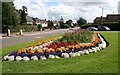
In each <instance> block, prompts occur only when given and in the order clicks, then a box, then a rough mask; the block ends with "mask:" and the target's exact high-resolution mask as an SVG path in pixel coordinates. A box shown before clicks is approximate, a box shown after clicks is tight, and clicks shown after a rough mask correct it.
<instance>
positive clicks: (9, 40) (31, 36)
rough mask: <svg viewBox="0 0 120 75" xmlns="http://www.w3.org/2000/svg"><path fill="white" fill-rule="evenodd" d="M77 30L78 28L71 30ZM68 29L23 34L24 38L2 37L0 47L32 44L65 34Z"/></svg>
mask: <svg viewBox="0 0 120 75" xmlns="http://www.w3.org/2000/svg"><path fill="white" fill-rule="evenodd" d="M73 29H78V28H73ZM68 30H69V29H57V30H50V31H42V32H40V31H39V32H38V31H37V32H29V33H25V34H24V36H15V35H13V36H11V37H2V38H0V41H2V44H0V47H2V48H3V47H8V46H13V45H16V44H21V43H25V42H32V41H35V40H39V39H42V38H46V37H50V36H55V35H58V34H61V33H65V32H67V31H68Z"/></svg>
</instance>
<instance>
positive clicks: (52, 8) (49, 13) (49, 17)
mask: <svg viewBox="0 0 120 75" xmlns="http://www.w3.org/2000/svg"><path fill="white" fill-rule="evenodd" d="M52 9H55V8H52ZM48 13H49V20H50V16H51V14H50V10H49V11H48Z"/></svg>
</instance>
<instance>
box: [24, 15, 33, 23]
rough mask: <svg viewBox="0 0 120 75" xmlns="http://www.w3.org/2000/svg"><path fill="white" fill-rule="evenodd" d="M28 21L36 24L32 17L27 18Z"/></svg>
mask: <svg viewBox="0 0 120 75" xmlns="http://www.w3.org/2000/svg"><path fill="white" fill-rule="evenodd" d="M26 20H27V22H34V21H33V18H32V17H30V16H26Z"/></svg>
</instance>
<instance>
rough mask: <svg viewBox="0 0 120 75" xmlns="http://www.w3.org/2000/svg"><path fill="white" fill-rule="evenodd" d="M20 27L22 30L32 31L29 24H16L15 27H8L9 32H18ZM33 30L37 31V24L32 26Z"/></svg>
mask: <svg viewBox="0 0 120 75" xmlns="http://www.w3.org/2000/svg"><path fill="white" fill-rule="evenodd" d="M20 29H23V31H24V32H30V31H32V26H31V25H17V26H16V27H10V30H11V32H19V31H20ZM34 31H37V26H34Z"/></svg>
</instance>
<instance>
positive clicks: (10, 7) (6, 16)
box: [2, 2, 18, 32]
mask: <svg viewBox="0 0 120 75" xmlns="http://www.w3.org/2000/svg"><path fill="white" fill-rule="evenodd" d="M16 16H17V14H16V9H15V7H14V4H13V2H2V28H3V29H2V30H3V31H2V32H6V30H7V29H8V28H9V27H10V26H13V27H15V26H16V25H17V22H18V21H17V17H16Z"/></svg>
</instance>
